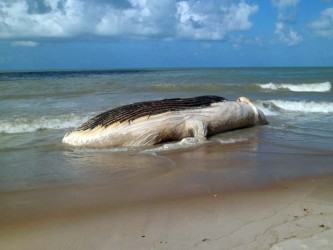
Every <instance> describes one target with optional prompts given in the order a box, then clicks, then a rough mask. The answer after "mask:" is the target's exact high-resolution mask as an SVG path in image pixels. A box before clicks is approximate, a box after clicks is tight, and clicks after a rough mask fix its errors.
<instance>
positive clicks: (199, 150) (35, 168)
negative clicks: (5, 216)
mask: <svg viewBox="0 0 333 250" xmlns="http://www.w3.org/2000/svg"><path fill="white" fill-rule="evenodd" d="M332 83H333V68H207V69H206V68H205V69H133V70H100V71H99V70H85V71H44V72H8V73H0V192H9V191H13V190H15V191H17V190H28V189H38V188H43V187H45V186H48V187H49V186H59V185H75V184H78V183H80V184H83V185H84V184H86V183H91V182H92V181H93V182H101V181H107V182H108V181H110V182H112V181H117V183H121V182H124V183H125V182H126V181H128V180H130V179H135V176H137V175H138V176H141V177H142V176H144V175H145V176H149V173H151V172H149V171H152V172H154V173H155V174H154V175H153V176H152V177H151V178H152V179H153V178H157V176H159V177H160V175H165V174H172V173H175V172H179V171H184V172H183V175H182V174H180V176H183V177H182V178H184V179H174V183H173V184H175V183H177V184H175V185H176V186H177V187H183V188H184V189H183V190H186V188H185V187H184V186H182V184H183V185H185V184H184V183H186V185H192V186H193V185H199V186H200V187H202V190H203V189H204V188H205V187H207V185H208V186H209V187H210V188H216V189H219V188H226V186H224V184H226V183H227V184H228V185H227V186H228V187H229V188H233V187H234V186H237V185H247V184H249V185H252V184H253V183H259V184H267V183H269V182H274V181H279V180H280V179H290V178H302V177H306V176H314V175H328V174H333V89H332ZM206 94H213V95H220V96H223V97H225V98H227V99H230V100H234V99H236V98H237V97H239V96H246V97H249V98H250V99H251V100H253V101H254V102H255V104H256V105H258V106H259V107H260V108H261V109H262V110H263V112H264V113H265V114H266V115H267V118H268V120H269V125H267V126H262V127H255V128H249V129H242V130H238V131H232V132H228V133H224V134H220V135H217V136H214V137H213V138H210V139H209V142H207V143H205V144H203V145H196V144H195V143H193V142H191V141H188V143H176V142H175V143H171V144H167V145H164V146H163V145H158V146H156V147H153V148H149V149H147V148H136V149H126V148H119V149H86V148H72V147H69V146H64V145H63V144H62V143H61V139H62V137H63V135H64V134H65V133H66V131H68V130H70V129H72V128H74V127H76V126H79V125H80V124H81V123H83V122H84V121H86V120H87V119H88V118H90V117H92V116H94V115H96V114H98V113H100V112H102V111H105V110H108V109H111V108H114V107H117V106H119V105H124V104H129V103H133V102H136V101H143V100H152V99H161V98H173V97H191V96H198V95H206ZM148 169H149V170H148ZM156 169H159V170H158V171H160V172H158V171H157V170H156ZM156 171H157V172H156ZM184 173H191V174H189V175H186V174H184ZM141 177H138V178H141ZM223 178H224V179H223ZM185 179H186V180H185ZM150 180H151V179H150ZM223 180H224V181H223ZM126 183H128V182H126ZM205 183H206V184H205ZM207 183H209V184H207ZM221 183H222V184H221ZM223 183H224V184H223ZM240 183H242V184H240ZM173 184H172V185H173ZM199 189H200V188H199ZM184 192H185V191H184ZM191 192H192V191H191Z"/></svg>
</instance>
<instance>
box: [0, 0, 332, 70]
mask: <svg viewBox="0 0 333 250" xmlns="http://www.w3.org/2000/svg"><path fill="white" fill-rule="evenodd" d="M221 66H222V67H233V66H333V0H307V1H305V0H261V1H259V0H257V1H254V0H201V1H199V0H95V1H89V0H0V71H8V70H44V69H100V68H102V69H108V68H138V67H139V68H141V67H221Z"/></svg>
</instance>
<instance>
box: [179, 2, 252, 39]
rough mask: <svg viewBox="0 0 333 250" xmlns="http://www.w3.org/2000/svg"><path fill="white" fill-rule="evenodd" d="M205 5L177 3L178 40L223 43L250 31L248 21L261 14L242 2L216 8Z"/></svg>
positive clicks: (206, 3) (202, 3)
mask: <svg viewBox="0 0 333 250" xmlns="http://www.w3.org/2000/svg"><path fill="white" fill-rule="evenodd" d="M212 3H213V2H209V1H205V2H201V1H180V2H178V3H177V15H176V16H177V34H178V36H179V37H185V38H193V39H201V40H221V39H224V37H225V35H226V34H227V33H228V32H232V31H242V30H248V29H250V28H251V26H252V23H251V22H250V20H249V18H250V17H251V15H253V14H254V13H256V12H257V11H258V6H257V5H249V4H247V3H245V2H243V1H241V2H239V3H237V4H235V3H232V4H225V5H217V6H215V5H214V4H212Z"/></svg>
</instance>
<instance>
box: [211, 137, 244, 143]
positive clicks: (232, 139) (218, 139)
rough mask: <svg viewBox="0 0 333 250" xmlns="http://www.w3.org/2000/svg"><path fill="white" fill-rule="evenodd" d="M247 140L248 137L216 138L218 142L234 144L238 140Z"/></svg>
mask: <svg viewBox="0 0 333 250" xmlns="http://www.w3.org/2000/svg"><path fill="white" fill-rule="evenodd" d="M248 140H249V139H248V138H228V139H221V138H217V141H218V142H219V143H220V144H234V143H239V142H246V141H248Z"/></svg>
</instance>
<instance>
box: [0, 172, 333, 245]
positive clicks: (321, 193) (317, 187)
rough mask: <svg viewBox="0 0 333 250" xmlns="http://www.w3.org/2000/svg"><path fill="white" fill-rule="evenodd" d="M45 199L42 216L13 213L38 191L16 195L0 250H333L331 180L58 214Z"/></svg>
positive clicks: (4, 217)
mask: <svg viewBox="0 0 333 250" xmlns="http://www.w3.org/2000/svg"><path fill="white" fill-rule="evenodd" d="M67 191H68V190H67ZM62 192H66V189H64V190H62ZM118 192H121V191H119V190H118ZM69 194H75V193H73V192H72V193H71V192H69ZM43 195H44V196H45V195H47V196H48V200H49V202H50V204H51V206H50V204H48V202H47V201H48V200H47V199H45V200H44V201H45V206H44V208H45V209H44V210H43V209H42V210H41V212H40V213H39V212H38V211H37V212H36V209H35V208H34V207H33V206H30V205H31V204H30V205H29V204H23V205H22V204H21V207H24V206H26V207H27V208H29V207H30V208H31V209H33V210H34V211H35V213H30V212H31V211H30V212H29V211H28V210H29V209H26V210H27V211H19V210H17V209H15V208H14V207H17V206H18V204H20V202H24V201H25V202H27V203H29V201H30V202H33V199H34V198H35V199H39V198H40V197H41V194H40V193H38V192H36V191H35V192H34V191H31V192H30V193H29V194H24V196H29V197H30V198H29V199H22V196H23V194H11V195H10V197H14V198H12V199H14V200H15V199H16V201H17V203H16V205H13V207H12V208H13V209H11V208H10V207H9V206H8V202H7V203H2V206H0V212H1V217H0V219H1V221H2V222H1V225H0V249H5V250H11V249H20V250H23V249H31V250H38V249H42V250H45V249H80V250H84V249H272V250H278V249H293V250H295V249H333V229H332V228H333V177H325V178H308V179H304V180H301V181H285V182H282V183H280V184H278V185H275V186H271V187H261V188H259V187H257V188H256V189H252V190H235V191H228V192H221V193H211V194H202V195H199V196H197V195H194V196H190V197H187V198H185V197H178V198H175V199H171V198H168V199H155V200H150V201H149V200H146V201H137V202H124V203H123V204H121V205H118V206H115V205H112V204H111V203H110V204H108V201H106V200H104V201H103V202H99V203H97V202H96V200H103V197H98V198H95V199H92V201H91V204H86V203H80V202H75V204H74V205H73V204H71V205H68V206H66V204H62V206H59V202H60V203H61V200H58V203H55V204H58V207H57V206H53V205H52V202H51V201H52V199H53V195H54V193H52V192H51V191H48V190H45V191H44V193H43ZM15 197H16V198H15ZM0 198H1V199H6V197H5V196H4V195H2V196H0ZM54 199H57V197H56V196H54ZM73 199H74V200H80V198H79V199H78V197H74V196H73ZM7 201H8V200H7ZM63 202H65V203H67V202H68V203H70V202H69V200H67V201H66V200H64V201H63ZM4 204H7V205H4ZM38 206H41V204H39V205H38Z"/></svg>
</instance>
